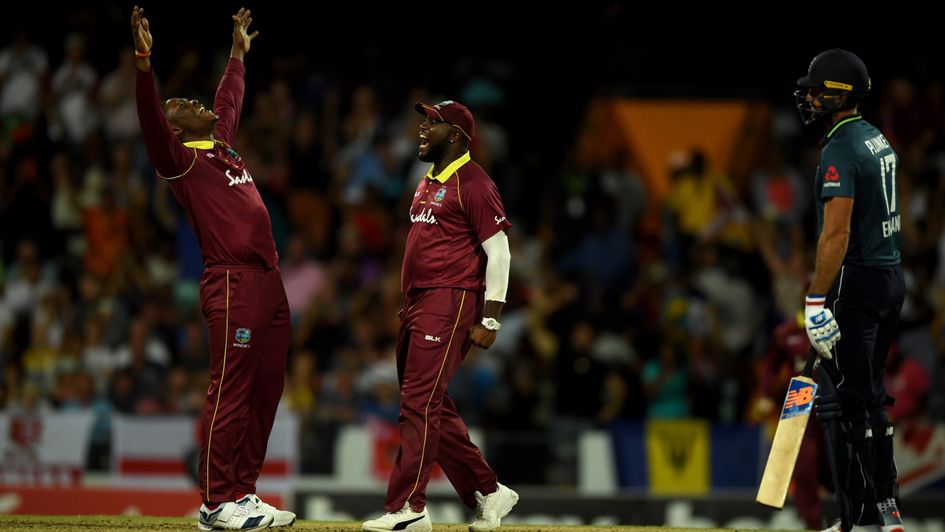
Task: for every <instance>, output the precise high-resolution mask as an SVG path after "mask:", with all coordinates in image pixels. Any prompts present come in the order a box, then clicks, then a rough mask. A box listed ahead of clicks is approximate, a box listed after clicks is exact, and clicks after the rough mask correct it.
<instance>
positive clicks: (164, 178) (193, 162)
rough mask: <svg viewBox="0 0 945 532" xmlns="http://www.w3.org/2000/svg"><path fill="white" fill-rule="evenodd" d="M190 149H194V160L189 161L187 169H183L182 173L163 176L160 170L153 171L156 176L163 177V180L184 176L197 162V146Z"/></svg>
mask: <svg viewBox="0 0 945 532" xmlns="http://www.w3.org/2000/svg"><path fill="white" fill-rule="evenodd" d="M191 149H192V150H194V160H192V161H190V166H188V167H187V169H186V170H184V173H183V174H181V175H175V176H174V177H164V176H162V175H161V173H160V172H157V171H155V172H154V173H155V174H157V176H158V177H160V178H161V179H163V180H165V181H172V180H174V179H180V178H181V177H184V176H185V175H187V173H188V172H190V171H191V170H193V169H194V165H195V164H197V148H191Z"/></svg>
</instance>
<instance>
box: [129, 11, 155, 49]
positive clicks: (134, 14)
mask: <svg viewBox="0 0 945 532" xmlns="http://www.w3.org/2000/svg"><path fill="white" fill-rule="evenodd" d="M131 36H132V38H134V41H135V50H137V51H139V52H148V51H150V50H151V44H152V42H153V40H152V38H151V26H150V25H149V24H148V19H147V18H146V17H145V16H144V8H141V7H138V6H135V7H134V9H132V10H131Z"/></svg>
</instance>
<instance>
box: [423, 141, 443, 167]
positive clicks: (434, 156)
mask: <svg viewBox="0 0 945 532" xmlns="http://www.w3.org/2000/svg"><path fill="white" fill-rule="evenodd" d="M417 158H418V159H420V160H421V161H423V162H425V163H435V162H437V161H439V160H440V159H442V158H443V145H442V144H438V145H435V146H434V145H430V146H429V147H428V148H427V153H426V154H422V153H421V154H420V155H418V157H417Z"/></svg>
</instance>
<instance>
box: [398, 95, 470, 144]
mask: <svg viewBox="0 0 945 532" xmlns="http://www.w3.org/2000/svg"><path fill="white" fill-rule="evenodd" d="M413 108H414V109H416V110H417V112H418V113H420V114H422V115H426V116H429V117H430V118H435V119H437V120H440V121H443V122H446V123H447V124H450V125H453V126H456V127H458V128H459V130H460V131H462V132H463V135H466V138H467V139H469V140H472V139H473V137H475V136H476V121H475V120H473V115H472V113H470V112H469V109H467V108H466V106H465V105H463V104H461V103H459V102H454V101H453V100H444V101H442V102H440V103H438V104H434V105H430V104H426V103H423V102H417V103H416V105H414V106H413Z"/></svg>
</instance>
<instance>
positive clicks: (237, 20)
mask: <svg viewBox="0 0 945 532" xmlns="http://www.w3.org/2000/svg"><path fill="white" fill-rule="evenodd" d="M252 22H253V17H251V16H250V11H249V10H248V9H246V8H245V7H241V8H240V10H239V11H238V12H237V13H236V14H235V15H233V47H234V48H238V49H240V50H242V51H243V53H244V54H245V53H246V52H248V51H249V46H250V43H252V41H253V39H255V38H256V37H257V36H258V35H259V32H258V31H254V32H253V33H247V30H248V29H249V25H250V24H251V23H252Z"/></svg>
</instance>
